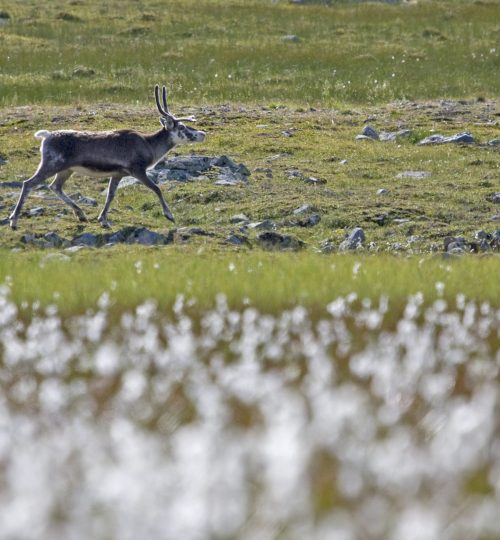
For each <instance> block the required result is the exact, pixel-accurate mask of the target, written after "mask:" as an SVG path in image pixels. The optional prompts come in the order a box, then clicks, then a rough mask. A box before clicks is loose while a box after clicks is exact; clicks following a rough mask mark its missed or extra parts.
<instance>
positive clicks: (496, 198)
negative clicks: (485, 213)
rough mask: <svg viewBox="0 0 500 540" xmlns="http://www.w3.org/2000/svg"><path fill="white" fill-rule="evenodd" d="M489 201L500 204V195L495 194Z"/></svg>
mask: <svg viewBox="0 0 500 540" xmlns="http://www.w3.org/2000/svg"><path fill="white" fill-rule="evenodd" d="M488 200H489V201H491V202H492V203H495V204H500V193H493V194H492V195H490V196H489V197H488Z"/></svg>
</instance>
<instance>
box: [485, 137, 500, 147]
mask: <svg viewBox="0 0 500 540" xmlns="http://www.w3.org/2000/svg"><path fill="white" fill-rule="evenodd" d="M488 146H500V139H492V140H491V141H488Z"/></svg>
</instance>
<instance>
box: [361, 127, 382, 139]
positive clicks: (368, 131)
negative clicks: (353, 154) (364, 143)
mask: <svg viewBox="0 0 500 540" xmlns="http://www.w3.org/2000/svg"><path fill="white" fill-rule="evenodd" d="M356 140H357V141H360V140H371V141H378V140H379V134H378V131H377V130H376V129H375V128H372V127H371V126H365V127H364V128H363V131H362V132H361V134H360V135H356Z"/></svg>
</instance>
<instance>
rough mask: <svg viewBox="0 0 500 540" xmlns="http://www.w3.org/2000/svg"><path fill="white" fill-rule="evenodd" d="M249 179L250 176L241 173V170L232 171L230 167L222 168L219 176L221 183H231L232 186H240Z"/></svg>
mask: <svg viewBox="0 0 500 540" xmlns="http://www.w3.org/2000/svg"><path fill="white" fill-rule="evenodd" d="M247 170H248V169H247ZM247 177H248V175H247V174H244V173H243V172H241V171H240V169H239V168H238V169H230V168H229V167H222V168H221V170H220V173H219V175H218V179H219V181H222V182H231V183H232V184H238V183H240V182H246V181H247ZM216 183H218V182H216ZM219 185H220V184H219Z"/></svg>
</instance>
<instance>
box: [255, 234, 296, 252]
mask: <svg viewBox="0 0 500 540" xmlns="http://www.w3.org/2000/svg"><path fill="white" fill-rule="evenodd" d="M257 242H258V243H259V245H260V246H261V247H262V248H264V249H268V250H280V251H281V250H286V251H297V250H299V249H302V248H303V247H304V242H302V240H299V239H298V238H295V237H294V236H291V235H287V234H280V233H277V232H275V231H266V232H263V233H261V234H259V236H257Z"/></svg>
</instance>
